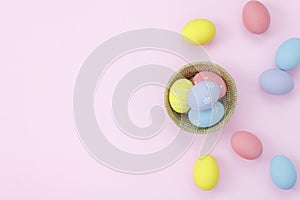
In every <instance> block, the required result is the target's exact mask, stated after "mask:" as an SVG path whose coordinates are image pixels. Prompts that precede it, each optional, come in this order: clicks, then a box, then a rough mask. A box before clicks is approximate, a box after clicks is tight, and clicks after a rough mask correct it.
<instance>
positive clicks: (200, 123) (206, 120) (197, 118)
mask: <svg viewBox="0 0 300 200" xmlns="http://www.w3.org/2000/svg"><path fill="white" fill-rule="evenodd" d="M224 113H225V109H224V106H223V104H222V103H220V102H217V103H216V104H215V105H214V106H213V107H212V108H211V109H208V110H204V111H198V110H193V109H191V110H190V111H189V113H188V117H189V120H190V122H191V123H192V124H193V125H194V126H197V127H201V128H206V127H210V126H213V125H215V124H217V123H218V122H219V121H220V120H221V119H222V118H223V116H224Z"/></svg>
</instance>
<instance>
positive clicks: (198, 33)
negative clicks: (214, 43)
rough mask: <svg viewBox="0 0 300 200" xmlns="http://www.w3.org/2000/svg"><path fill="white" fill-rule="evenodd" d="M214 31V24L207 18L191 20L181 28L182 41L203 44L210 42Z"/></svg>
mask: <svg viewBox="0 0 300 200" xmlns="http://www.w3.org/2000/svg"><path fill="white" fill-rule="evenodd" d="M215 33H216V28H215V25H214V24H213V23H212V22H211V21H209V20H207V19H195V20H192V21H190V22H188V23H187V24H186V25H185V26H184V27H183V29H182V36H183V39H184V41H186V42H187V43H189V44H192V45H203V44H206V43H208V42H210V41H211V40H212V39H213V38H214V36H215Z"/></svg>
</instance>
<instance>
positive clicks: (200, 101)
mask: <svg viewBox="0 0 300 200" xmlns="http://www.w3.org/2000/svg"><path fill="white" fill-rule="evenodd" d="M219 96H220V87H219V85H218V84H216V83H214V82H212V81H203V82H200V83H197V84H196V85H194V86H193V87H192V89H191V90H190V91H189V94H188V104H189V106H190V107H191V108H192V109H193V110H199V111H203V110H207V109H209V108H211V107H212V106H213V105H214V104H215V103H216V102H217V101H218V99H219Z"/></svg>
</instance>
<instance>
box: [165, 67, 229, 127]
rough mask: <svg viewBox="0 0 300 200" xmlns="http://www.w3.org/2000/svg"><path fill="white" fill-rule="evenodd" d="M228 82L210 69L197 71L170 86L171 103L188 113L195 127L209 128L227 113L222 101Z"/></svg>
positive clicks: (176, 108) (178, 110)
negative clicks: (188, 77)
mask: <svg viewBox="0 0 300 200" xmlns="http://www.w3.org/2000/svg"><path fill="white" fill-rule="evenodd" d="M225 94H226V83H225V81H224V80H223V79H222V78H221V77H220V76H219V75H217V74H215V73H213V72H209V71H202V72H199V73H197V74H196V75H195V76H193V77H192V78H191V79H186V78H181V79H178V80H176V81H175V82H174V83H173V84H172V85H171V87H170V91H169V103H170V106H171V108H172V109H173V110H174V111H175V112H177V113H180V114H184V113H186V114H187V115H188V119H189V121H190V122H191V124H192V125H194V126H195V128H208V127H211V126H214V125H216V124H217V123H218V122H220V121H221V120H222V118H223V116H224V114H225V108H224V106H223V104H222V103H221V101H219V100H220V99H221V98H223V97H224V96H225Z"/></svg>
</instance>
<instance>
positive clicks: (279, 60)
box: [275, 38, 300, 70]
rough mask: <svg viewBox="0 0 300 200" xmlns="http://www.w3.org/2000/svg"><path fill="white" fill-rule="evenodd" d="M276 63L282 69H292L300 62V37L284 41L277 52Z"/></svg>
mask: <svg viewBox="0 0 300 200" xmlns="http://www.w3.org/2000/svg"><path fill="white" fill-rule="evenodd" d="M275 63H276V65H277V67H279V68H280V69H282V70H291V69H294V68H295V67H297V66H298V65H299V64H300V38H291V39H288V40H286V41H285V42H283V43H282V44H281V45H280V46H279V47H278V49H277V51H276V54H275Z"/></svg>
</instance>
